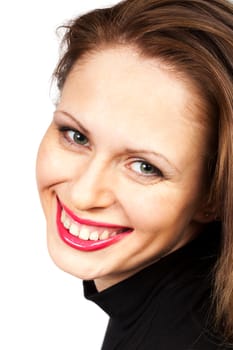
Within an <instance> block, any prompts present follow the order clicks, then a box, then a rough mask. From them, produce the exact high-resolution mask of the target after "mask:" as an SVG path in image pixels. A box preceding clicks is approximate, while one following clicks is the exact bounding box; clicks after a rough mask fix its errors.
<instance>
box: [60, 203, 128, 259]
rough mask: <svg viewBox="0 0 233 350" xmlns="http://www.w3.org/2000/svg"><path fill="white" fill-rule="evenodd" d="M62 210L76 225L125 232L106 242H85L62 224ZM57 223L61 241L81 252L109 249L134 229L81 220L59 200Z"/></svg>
mask: <svg viewBox="0 0 233 350" xmlns="http://www.w3.org/2000/svg"><path fill="white" fill-rule="evenodd" d="M62 210H64V211H65V212H66V213H67V214H68V216H69V217H70V218H71V219H72V220H73V221H74V222H76V223H78V224H81V225H86V226H95V227H103V228H106V229H107V228H109V229H116V230H121V229H122V230H124V232H122V233H118V234H116V235H115V236H113V237H109V238H108V239H104V240H97V241H94V240H84V239H81V238H79V237H76V236H74V235H72V234H71V233H70V232H69V230H68V229H66V228H65V227H64V225H63V224H62V222H61V214H62ZM56 222H57V229H58V233H59V236H60V237H61V239H62V240H63V241H64V242H65V243H66V244H67V245H69V246H70V247H72V248H74V249H77V250H81V251H86V252H88V251H95V250H99V249H103V248H106V247H109V246H110V245H112V244H115V243H117V242H118V241H120V240H121V239H123V238H124V237H126V236H127V235H128V234H129V233H132V231H133V230H132V229H130V228H127V227H122V226H118V225H109V224H106V223H102V222H94V221H91V220H86V219H81V218H79V217H77V216H76V215H75V214H74V213H73V212H72V211H71V210H70V209H68V208H67V207H66V206H64V205H63V204H61V202H60V201H59V200H58V199H57V217H56Z"/></svg>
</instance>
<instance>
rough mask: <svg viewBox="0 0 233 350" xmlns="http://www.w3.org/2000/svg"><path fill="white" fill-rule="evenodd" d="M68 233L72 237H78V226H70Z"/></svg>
mask: <svg viewBox="0 0 233 350" xmlns="http://www.w3.org/2000/svg"><path fill="white" fill-rule="evenodd" d="M69 231H70V233H71V234H72V235H74V236H78V234H79V228H78V226H77V225H76V224H74V223H72V224H71V225H70V228H69Z"/></svg>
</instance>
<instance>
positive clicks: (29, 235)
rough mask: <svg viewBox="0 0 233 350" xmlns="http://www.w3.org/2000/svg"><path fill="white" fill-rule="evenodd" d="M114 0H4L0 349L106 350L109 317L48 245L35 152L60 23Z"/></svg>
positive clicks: (0, 12)
mask: <svg viewBox="0 0 233 350" xmlns="http://www.w3.org/2000/svg"><path fill="white" fill-rule="evenodd" d="M115 2H116V1H112V0H95V1H94V0H93V1H91V0H87V1H79V0H46V1H45V0H40V1H32V0H20V1H18V0H13V1H10V0H8V1H2V2H1V5H0V45H1V46H0V47H1V49H0V128H1V129H0V130H1V134H0V135H1V137H0V142H1V144H0V152H1V154H0V160H1V163H0V164H1V168H0V179H1V181H0V204H1V215H0V219H1V232H0V349H1V350H13V349H17V350H18V349H23V350H42V349H45V350H47V349H49V350H53V349H54V350H55V349H56V350H74V349H75V350H77V349H78V350H95V349H96V350H98V349H100V346H101V343H102V339H103V335H104V331H105V327H106V324H107V320H108V318H107V316H106V315H105V314H104V313H103V311H102V310H100V309H99V308H98V307H97V306H96V305H94V304H93V303H91V302H88V301H86V300H85V299H84V297H83V290H82V284H81V281H80V280H78V279H76V278H74V277H72V276H70V275H68V274H65V273H64V272H62V271H60V270H59V269H58V268H57V267H56V266H55V265H54V264H53V262H52V261H51V260H50V258H49V256H48V253H47V248H46V234H45V222H44V217H43V214H42V210H41V208H40V203H39V199H38V196H37V190H36V182H35V170H34V169H35V159H36V153H37V148H38V145H39V142H40V139H41V137H42V135H43V133H44V132H45V129H46V127H47V126H48V124H49V122H50V119H51V117H52V112H53V105H52V102H51V100H50V95H49V89H50V77H51V73H52V71H53V69H54V66H55V64H56V61H57V58H58V39H57V37H56V35H55V29H56V27H57V26H58V25H60V24H62V23H64V21H66V20H67V19H70V18H71V17H73V16H74V15H76V14H79V13H82V12H85V11H86V10H88V9H91V8H96V7H101V6H105V5H109V4H113V3H115Z"/></svg>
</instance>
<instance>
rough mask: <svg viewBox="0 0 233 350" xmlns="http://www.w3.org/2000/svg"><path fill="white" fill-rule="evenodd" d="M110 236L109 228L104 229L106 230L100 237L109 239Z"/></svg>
mask: <svg viewBox="0 0 233 350" xmlns="http://www.w3.org/2000/svg"><path fill="white" fill-rule="evenodd" d="M108 238H109V232H108V231H107V230H104V232H102V233H101V235H100V238H99V239H101V240H103V239H108Z"/></svg>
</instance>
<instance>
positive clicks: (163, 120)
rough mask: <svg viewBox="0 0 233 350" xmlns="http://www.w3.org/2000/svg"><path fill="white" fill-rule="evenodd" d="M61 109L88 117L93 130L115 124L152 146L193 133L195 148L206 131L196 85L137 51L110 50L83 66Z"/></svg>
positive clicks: (76, 72) (190, 136)
mask: <svg viewBox="0 0 233 350" xmlns="http://www.w3.org/2000/svg"><path fill="white" fill-rule="evenodd" d="M60 106H61V108H63V107H64V108H69V109H70V112H71V113H72V114H73V115H82V118H83V120H84V121H85V123H86V127H87V128H89V125H88V124H91V125H90V128H91V126H92V125H93V123H95V121H97V119H98V128H100V125H102V124H103V125H105V126H106V127H107V126H108V125H109V127H110V129H111V127H112V126H113V124H114V133H116V129H117V130H118V129H119V131H121V134H122V131H128V134H127V137H128V140H129V139H130V138H129V134H132V135H134V136H136V137H138V138H139V136H140V135H141V136H142V137H143V138H144V139H147V140H148V142H151V140H152V139H154V138H155V137H157V139H164V138H167V137H171V135H173V138H175V137H179V134H180V135H181V134H182V135H183V134H187V142H188V140H189V141H190V140H192V142H194V143H195V142H196V141H197V135H196V134H200V130H201V129H202V125H201V123H200V114H201V113H203V111H202V110H201V107H200V102H199V97H198V95H197V94H196V91H195V88H194V87H193V86H192V84H191V82H189V81H188V80H187V79H186V80H184V79H181V78H180V77H178V75H176V74H175V73H174V71H171V69H169V68H168V67H166V66H165V65H164V63H162V62H161V61H159V60H155V59H145V58H143V57H141V56H140V55H139V54H138V53H137V52H136V51H134V50H132V49H125V48H124V49H122V48H113V49H105V50H103V51H100V52H97V53H95V54H92V55H90V56H88V57H86V58H85V59H84V60H82V61H78V62H77V63H76V64H75V66H74V67H73V69H72V71H71V73H70V74H69V76H68V78H67V80H66V82H65V85H64V88H63V91H62V95H61V101H60ZM174 128H176V131H177V132H176V134H175V133H174ZM110 129H109V131H110V132H111V130H110ZM163 141H164V140H163ZM144 142H145V141H144ZM198 142H199V140H198ZM171 147H174V145H173V146H171Z"/></svg>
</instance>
